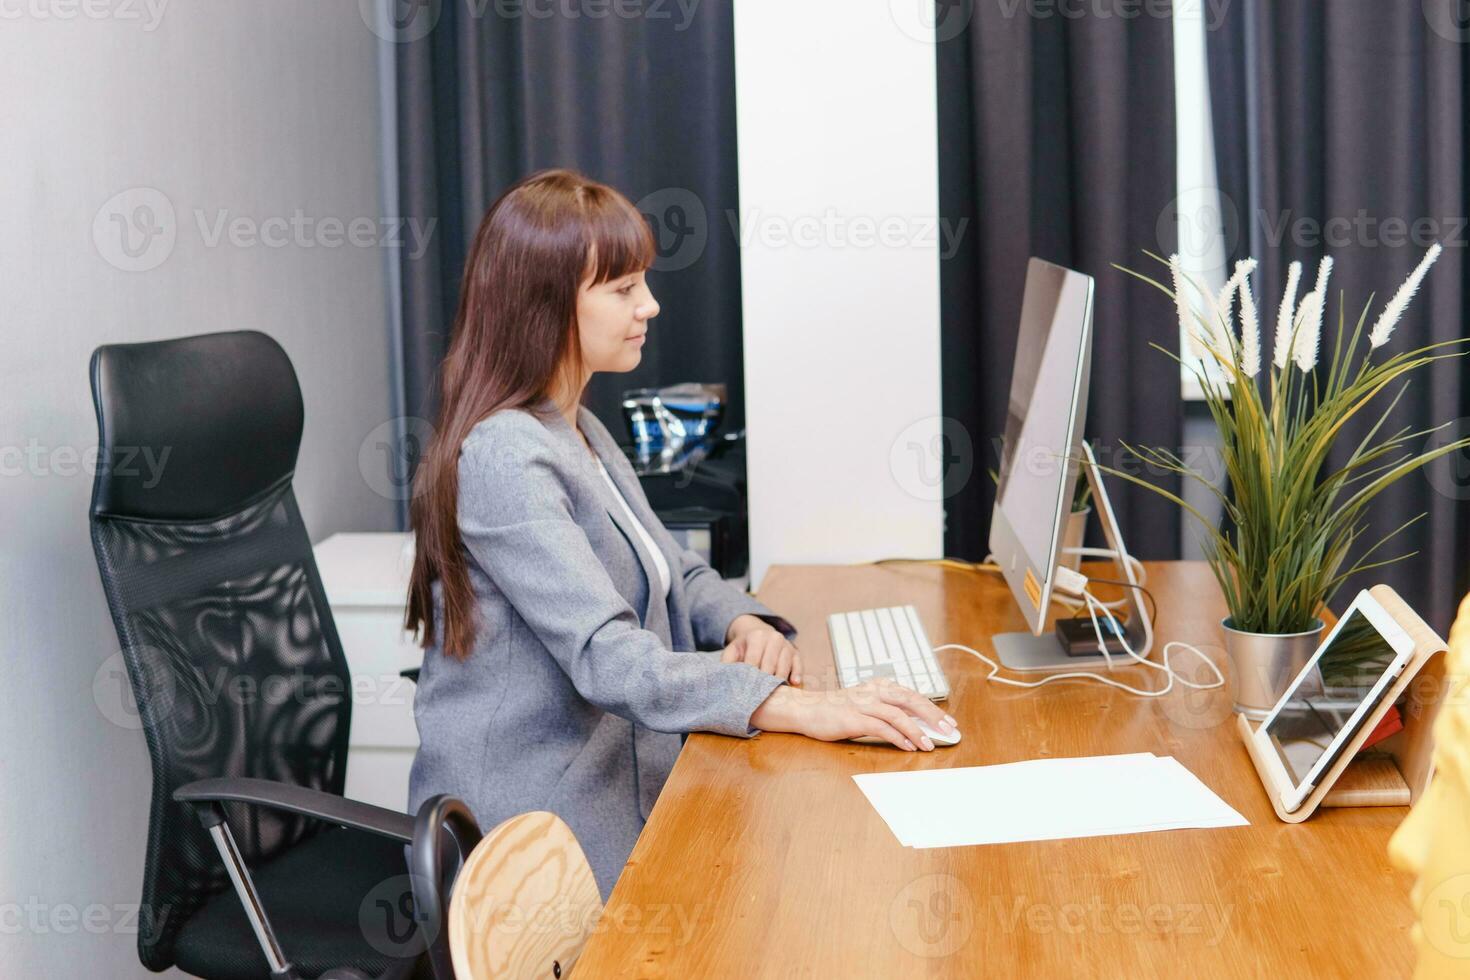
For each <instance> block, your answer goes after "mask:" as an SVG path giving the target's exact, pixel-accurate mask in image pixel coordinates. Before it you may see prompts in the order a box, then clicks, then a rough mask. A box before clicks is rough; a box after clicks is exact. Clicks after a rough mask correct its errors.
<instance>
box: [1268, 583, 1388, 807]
mask: <svg viewBox="0 0 1470 980" xmlns="http://www.w3.org/2000/svg"><path fill="white" fill-rule="evenodd" d="M1413 652H1414V642H1413V640H1412V639H1410V637H1409V634H1408V633H1406V632H1405V631H1404V628H1403V627H1402V626H1400V625H1399V624H1398V623H1397V622H1396V621H1395V620H1394V618H1393V617H1392V616H1390V615H1389V614H1388V611H1387V610H1386V609H1384V608H1383V606H1382V605H1381V604H1379V602H1378V600H1377V599H1374V598H1373V597H1372V596H1371V595H1369V594H1368V593H1367V592H1366V591H1364V592H1359V593H1358V596H1357V598H1356V599H1354V600H1353V604H1352V605H1351V606H1349V607H1348V609H1347V612H1345V613H1343V615H1342V618H1341V619H1339V620H1338V621H1337V625H1336V626H1334V627H1333V628H1332V632H1330V633H1328V634H1327V639H1326V640H1324V641H1323V643H1322V645H1321V646H1319V647H1318V648H1317V652H1316V653H1314V654H1312V659H1311V660H1309V661H1307V665H1306V667H1304V668H1303V669H1302V672H1301V673H1300V674H1298V675H1297V676H1296V679H1295V680H1293V681H1292V682H1291V684H1290V686H1289V687H1288V688H1287V690H1286V693H1285V694H1283V695H1282V696H1281V700H1280V701H1278V702H1277V703H1276V707H1274V708H1272V709H1271V713H1270V714H1269V715H1267V716H1266V720H1265V722H1263V723H1262V725H1261V728H1260V730H1259V731H1258V732H1257V733H1256V735H1257V738H1259V739H1261V740H1262V741H1263V742H1264V743H1265V744H1266V745H1267V746H1269V751H1267V752H1265V753H1262V755H1263V756H1264V761H1265V763H1266V766H1267V768H1268V769H1269V770H1270V772H1269V773H1268V775H1269V776H1270V777H1271V778H1272V781H1273V782H1275V783H1276V784H1277V788H1278V789H1279V790H1280V791H1281V805H1282V807H1283V809H1285V810H1286V811H1287V812H1288V813H1289V812H1291V811H1293V810H1295V809H1296V808H1297V807H1299V806H1300V805H1301V803H1302V801H1303V800H1305V799H1306V798H1307V796H1308V794H1310V793H1311V792H1312V789H1313V788H1314V787H1315V786H1316V785H1317V783H1318V781H1319V780H1320V779H1321V778H1322V774H1323V773H1325V772H1326V771H1327V770H1328V769H1329V768H1331V767H1332V764H1333V763H1334V762H1336V761H1337V759H1338V757H1339V756H1340V755H1341V754H1342V751H1343V749H1344V748H1345V747H1346V745H1347V743H1348V742H1350V741H1352V738H1353V736H1354V735H1355V734H1356V733H1357V731H1358V728H1359V726H1360V725H1361V724H1362V722H1363V719H1364V718H1365V717H1367V715H1368V713H1369V712H1370V711H1372V710H1373V708H1374V707H1375V706H1376V705H1377V704H1378V702H1379V701H1380V700H1381V699H1382V697H1383V692H1384V691H1386V690H1387V689H1388V686H1389V684H1391V683H1392V682H1393V679H1394V678H1395V677H1397V676H1398V675H1399V674H1401V673H1402V672H1403V669H1404V667H1405V666H1407V665H1408V662H1409V658H1410V657H1411V656H1412V655H1413Z"/></svg>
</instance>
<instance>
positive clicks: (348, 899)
mask: <svg viewBox="0 0 1470 980" xmlns="http://www.w3.org/2000/svg"><path fill="white" fill-rule="evenodd" d="M91 370H92V394H93V400H94V402H95V404H96V409H97V427H98V431H99V443H100V446H99V450H100V452H99V457H98V458H99V466H98V472H97V476H96V479H95V480H94V482H93V489H92V505H91V528H92V543H93V547H94V548H95V550H96V554H97V564H98V568H99V571H100V572H101V576H102V585H103V589H104V590H105V592H106V595H107V602H108V606H109V607H110V609H111V612H112V618H113V623H114V625H115V626H116V628H117V633H118V638H119V642H120V643H121V645H122V653H123V658H124V660H125V663H126V666H127V673H128V679H129V682H130V684H131V686H132V689H133V692H134V695H135V699H136V701H137V704H138V713H139V718H140V720H141V723H142V726H143V731H144V735H145V737H146V739H147V743H148V754H149V758H150V760H151V762H152V767H153V796H152V810H151V813H150V817H149V827H148V847H147V859H146V864H145V867H144V877H143V909H142V911H141V913H140V926H139V929H138V955H139V958H140V959H141V960H142V961H143V964H144V965H145V966H147V967H148V968H149V969H152V970H163V969H165V968H167V967H169V966H175V965H176V966H178V967H179V968H180V969H182V970H185V971H187V972H189V973H191V974H194V975H196V976H200V977H209V978H219V980H233V978H242V980H243V978H251V980H254V978H258V977H263V976H272V977H280V978H295V977H318V976H320V977H359V976H374V977H394V978H407V977H428V976H431V975H433V972H436V971H432V970H431V966H430V961H431V960H437V961H440V962H442V963H444V964H447V963H448V962H449V958H448V952H447V940H446V938H445V936H444V934H443V933H444V930H443V929H439V928H437V925H438V923H439V922H440V921H441V919H440V918H439V913H440V912H441V911H442V904H441V902H440V900H439V895H440V894H441V890H442V888H443V887H444V883H445V882H446V881H450V880H452V877H453V874H454V871H455V868H456V867H457V864H456V858H462V856H464V855H468V853H469V850H470V848H472V847H473V846H474V844H475V843H476V841H477V840H478V830H477V829H476V830H475V833H474V834H471V833H469V831H468V828H472V827H473V826H474V824H473V820H472V819H469V820H467V819H466V818H465V816H464V814H466V813H468V811H467V810H463V807H462V806H460V807H455V806H451V805H447V804H445V803H444V802H443V801H431V802H433V803H434V804H435V807H434V808H432V809H433V813H432V814H429V815H426V816H425V817H424V819H425V820H434V821H436V823H435V826H437V827H438V830H437V831H434V832H430V831H429V830H427V829H423V828H421V829H420V831H419V836H420V839H428V838H437V837H438V836H439V835H440V834H445V835H448V836H447V837H446V838H445V839H446V841H448V842H449V843H452V844H454V845H457V846H454V847H452V848H451V847H448V846H444V847H436V848H435V849H434V855H433V864H432V865H431V866H432V867H433V868H435V869H436V874H435V875H434V879H435V880H434V881H433V882H432V883H430V882H427V881H425V882H423V883H422V884H418V887H417V888H414V887H413V886H411V884H410V881H411V879H410V875H409V873H408V865H407V862H406V860H405V845H408V844H409V843H410V842H411V841H412V840H413V837H414V819H413V818H412V817H410V816H409V815H407V814H403V813H396V812H393V811H390V810H385V809H382V808H380V807H375V806H369V805H367V804H365V803H359V802H354V801H351V800H346V799H343V797H342V785H343V779H344V777H345V775H346V762H347V734H348V726H349V724H350V722H351V702H350V698H349V696H348V695H349V693H350V691H351V690H352V684H351V678H350V676H349V673H348V668H347V662H346V660H345V658H344V657H343V654H342V646H341V643H340V641H339V640H338V637H337V631H336V627H335V626H334V624H333V621H332V615H331V611H330V610H329V608H328V606H327V602H326V596H325V594H324V593H323V590H322V583H321V579H320V576H319V575H318V572H317V568H316V563H315V561H314V559H313V557H312V550H311V542H310V540H309V539H308V537H307V534H306V529H305V527H304V526H303V524H302V520H301V514H300V512H299V511H298V510H297V505H296V498H295V496H294V494H293V493H292V489H291V478H292V474H293V471H294V469H295V465H296V454H297V449H298V447H299V445H300V441H301V427H302V401H301V390H300V388H299V386H298V385H297V381H296V374H295V371H294V370H293V369H292V367H291V362H290V360H289V359H288V358H287V356H286V353H285V351H284V350H282V349H281V347H280V345H279V344H277V343H276V342H275V341H274V340H272V339H271V338H269V337H267V336H266V335H264V334H261V333H255V332H239V333H220V334H210V335H206V336H199V337H185V338H181V339H178V340H167V341H161V342H158V343H148V344H125V345H116V346H106V347H101V348H98V350H97V351H96V352H95V353H94V354H93V356H92V367H91ZM430 809H431V808H430V807H428V806H426V807H425V811H426V814H427V812H428V811H429V810H430ZM461 811H463V812H461ZM443 814H452V816H451V817H448V818H446V817H444V816H443ZM445 819H448V820H449V825H448V826H442V823H443V821H444V820H445ZM471 838H473V839H471ZM231 884H233V886H234V887H233V890H232V889H230V888H229V887H228V886H229V885H231ZM415 890H416V891H418V892H420V893H421V895H420V899H421V900H420V902H419V904H418V906H417V907H418V908H419V909H426V910H427V911H426V912H425V913H424V914H419V913H418V912H416V910H415V905H414V903H413V900H412V898H411V895H410V893H411V891H415ZM425 893H426V894H425ZM420 926H422V928H420ZM426 937H428V938H427V941H426ZM426 952H427V955H426ZM438 976H439V980H448V976H449V975H448V974H443V973H439V974H438Z"/></svg>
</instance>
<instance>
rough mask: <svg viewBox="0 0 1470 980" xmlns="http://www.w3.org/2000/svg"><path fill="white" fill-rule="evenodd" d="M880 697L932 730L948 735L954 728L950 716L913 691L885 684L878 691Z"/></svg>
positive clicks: (897, 685)
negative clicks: (935, 729) (921, 721)
mask: <svg viewBox="0 0 1470 980" xmlns="http://www.w3.org/2000/svg"><path fill="white" fill-rule="evenodd" d="M878 696H879V697H880V698H882V699H883V700H884V701H885V702H887V703H888V704H892V705H896V706H898V707H900V708H902V709H903V710H904V711H906V712H908V713H909V714H911V715H913V716H914V717H916V718H919V719H921V720H923V722H924V723H925V724H927V725H929V727H931V728H937V729H939V730H940V731H943V732H946V733H948V732H949V731H950V730H951V729H953V728H954V722H953V720H952V719H951V718H950V717H949V715H947V714H945V713H944V711H943V709H941V708H940V707H939V706H938V705H937V704H935V703H934V702H933V701H930V700H929V699H928V698H926V697H924V695H922V694H920V693H918V692H917V691H911V690H909V689H908V688H906V687H903V686H902V685H899V684H885V685H883V686H881V687H880V688H879V689H878Z"/></svg>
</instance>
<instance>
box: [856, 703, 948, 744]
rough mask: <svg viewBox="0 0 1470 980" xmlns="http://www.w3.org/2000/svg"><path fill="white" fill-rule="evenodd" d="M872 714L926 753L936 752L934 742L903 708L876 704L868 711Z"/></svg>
mask: <svg viewBox="0 0 1470 980" xmlns="http://www.w3.org/2000/svg"><path fill="white" fill-rule="evenodd" d="M868 710H869V712H870V713H871V714H874V715H876V716H877V717H879V718H881V719H882V720H884V721H886V722H888V724H889V725H890V726H892V727H893V728H896V729H897V730H898V731H899V733H900V734H902V735H903V737H904V738H906V739H908V740H909V742H910V743H912V744H914V745H917V746H918V747H919V748H921V749H923V750H924V751H925V752H933V751H934V742H933V741H932V740H931V739H930V738H929V736H928V735H925V734H924V733H923V732H922V731H920V730H919V725H918V723H917V722H915V721H914V719H913V718H912V717H911V716H910V715H909V713H908V712H907V711H904V710H903V709H902V708H895V707H894V706H893V705H891V704H875V705H873V706H872V707H871V708H869V709H868Z"/></svg>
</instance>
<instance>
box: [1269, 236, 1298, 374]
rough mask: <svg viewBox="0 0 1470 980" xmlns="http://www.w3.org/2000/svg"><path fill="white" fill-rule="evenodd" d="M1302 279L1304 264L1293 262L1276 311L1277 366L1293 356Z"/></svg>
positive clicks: (1282, 366) (1283, 365) (1274, 359)
mask: <svg viewBox="0 0 1470 980" xmlns="http://www.w3.org/2000/svg"><path fill="white" fill-rule="evenodd" d="M1301 281H1302V264H1301V263H1300V262H1293V263H1292V264H1291V265H1290V267H1288V268H1287V270H1286V291H1285V292H1283V293H1282V294H1281V309H1280V310H1279V311H1277V313H1276V350H1275V354H1274V356H1273V357H1272V358H1271V360H1272V361H1273V362H1274V363H1275V365H1276V367H1277V368H1278V369H1279V368H1284V367H1286V359H1287V358H1288V357H1290V356H1291V330H1292V314H1293V313H1295V312H1296V291H1297V287H1298V286H1300V285H1301Z"/></svg>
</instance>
